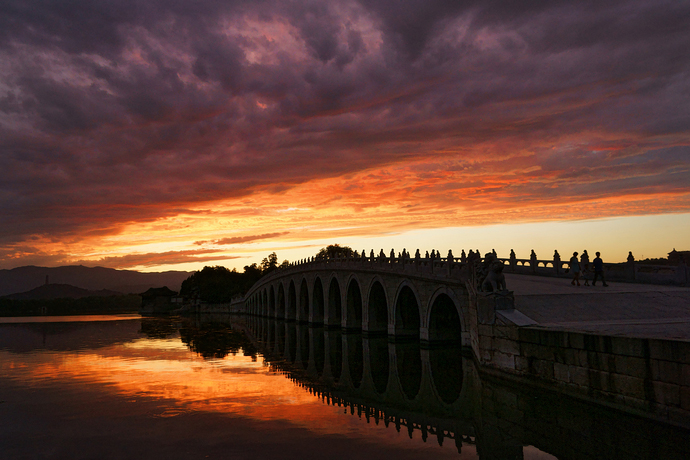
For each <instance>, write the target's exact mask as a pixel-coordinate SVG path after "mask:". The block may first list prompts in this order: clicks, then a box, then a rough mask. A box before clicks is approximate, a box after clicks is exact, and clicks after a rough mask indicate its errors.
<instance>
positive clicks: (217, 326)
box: [0, 316, 690, 459]
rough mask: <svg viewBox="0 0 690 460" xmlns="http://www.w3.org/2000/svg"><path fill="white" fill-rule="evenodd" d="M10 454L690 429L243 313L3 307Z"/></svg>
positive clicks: (218, 453)
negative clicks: (60, 312) (115, 313)
mask: <svg viewBox="0 0 690 460" xmlns="http://www.w3.org/2000/svg"><path fill="white" fill-rule="evenodd" d="M0 426H2V430H0V458H2V459H42V458H47V459H159V458H160V459H196V458H199V459H205V458H211V459H214V458H215V459H225V458H227V459H244V458H246V459H263V458H273V459H279V458H285V459H292V458H294V459H298V458H299V459H305V458H306V459H310V458H314V459H316V458H328V459H341V458H342V459H350V458H357V459H384V458H395V459H417V458H420V459H421V458H424V459H437V458H439V459H440V458H452V459H477V458H481V459H504V458H505V459H522V458H524V459H553V458H559V459H570V458H573V459H574V458H613V459H617V458H621V459H623V458H625V459H629V458H648V459H658V458H663V459H666V458H690V448H689V447H688V439H690V437H689V436H688V435H689V434H690V433H688V432H687V431H684V430H681V429H677V428H671V427H667V426H662V425H660V424H656V423H654V422H651V421H648V420H645V419H641V418H637V417H632V416H629V415H625V414H622V413H618V412H616V411H613V410H608V409H603V408H601V407H599V406H594V405H588V404H585V403H583V402H579V401H574V400H570V399H568V398H565V397H562V396H559V395H558V394H555V393H552V392H548V391H543V390H542V391H536V390H529V389H526V388H519V387H514V386H510V385H507V384H506V383H505V382H503V381H499V380H492V379H490V378H488V377H484V376H483V377H482V378H480V376H479V373H478V372H477V369H476V368H475V366H474V364H473V362H472V360H471V359H468V358H467V357H466V356H464V355H463V352H462V350H459V349H455V348H433V349H424V348H420V346H419V344H418V343H415V342H409V343H389V342H388V340H387V338H386V337H380V338H377V337H373V338H372V337H363V336H362V335H361V334H343V333H341V332H340V331H332V330H331V331H329V330H325V329H323V328H310V327H307V326H301V325H297V324H295V323H286V322H282V321H274V320H266V319H257V318H242V317H232V318H230V317H222V316H218V317H214V316H205V317H202V318H194V319H189V318H139V317H137V316H128V317H110V316H108V317H98V316H91V317H79V318H75V317H62V318H57V317H50V318H31V319H30V320H29V319H27V320H26V321H24V320H18V319H16V318H0Z"/></svg>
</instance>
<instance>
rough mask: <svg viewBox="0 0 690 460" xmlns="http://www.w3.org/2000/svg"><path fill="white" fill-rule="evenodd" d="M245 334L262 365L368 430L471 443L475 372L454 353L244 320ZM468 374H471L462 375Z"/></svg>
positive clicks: (287, 324)
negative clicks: (370, 426) (369, 425)
mask: <svg viewBox="0 0 690 460" xmlns="http://www.w3.org/2000/svg"><path fill="white" fill-rule="evenodd" d="M245 332H246V333H247V334H248V335H249V336H251V337H252V339H253V340H254V341H255V343H256V345H257V347H258V348H259V349H260V350H262V352H263V353H264V359H265V361H266V362H267V363H268V364H269V365H270V366H271V367H273V368H274V369H276V370H278V371H280V372H281V373H283V374H284V375H286V376H287V377H288V378H290V379H291V380H293V381H294V382H295V383H296V384H298V385H299V386H301V387H303V388H305V390H306V391H309V392H310V393H313V394H316V395H317V396H318V397H320V398H321V399H322V400H323V402H324V403H326V404H329V405H334V406H340V407H344V408H345V409H346V410H349V412H350V414H352V415H354V414H357V416H359V417H360V418H362V417H364V419H366V422H367V423H370V422H373V423H375V424H376V425H378V424H380V423H383V424H384V425H385V426H386V427H388V426H392V427H395V429H396V430H397V431H401V430H406V431H407V432H408V434H409V436H410V437H413V436H414V433H415V432H418V433H419V435H420V436H421V438H422V439H423V440H424V441H426V440H427V438H428V437H430V436H431V437H433V438H435V439H436V440H437V441H438V443H439V444H440V445H443V443H444V441H445V440H450V442H455V445H456V446H457V448H458V451H460V449H461V447H462V443H463V442H465V443H472V444H473V443H474V436H475V430H474V426H473V424H472V419H473V414H472V412H473V404H472V395H473V391H472V389H471V388H470V387H471V385H472V382H474V381H475V377H474V375H471V373H472V372H474V366H473V365H467V364H465V365H463V361H464V360H466V359H467V358H465V357H463V356H462V350H461V348H460V347H459V346H444V347H434V348H428V349H423V348H420V345H419V342H418V341H404V342H395V343H392V342H389V341H388V339H387V338H386V337H368V336H366V335H363V334H362V333H359V332H351V333H347V332H345V333H344V332H342V331H340V330H328V329H326V328H324V327H308V326H306V325H300V324H296V323H294V322H285V321H276V320H271V319H266V318H258V317H249V318H248V319H247V323H246V329H245ZM467 373H470V375H466V374H467Z"/></svg>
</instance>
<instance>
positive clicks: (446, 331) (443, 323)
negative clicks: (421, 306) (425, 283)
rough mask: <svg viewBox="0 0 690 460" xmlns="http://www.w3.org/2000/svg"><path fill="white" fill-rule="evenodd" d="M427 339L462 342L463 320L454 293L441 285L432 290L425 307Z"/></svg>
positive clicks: (430, 340) (431, 340)
mask: <svg viewBox="0 0 690 460" xmlns="http://www.w3.org/2000/svg"><path fill="white" fill-rule="evenodd" d="M426 325H427V340H428V341H429V342H442V343H457V344H462V342H463V335H464V334H463V332H464V331H465V328H464V321H463V315H462V311H461V308H460V302H459V300H458V299H457V297H456V296H455V293H454V292H453V291H452V290H451V289H448V288H447V287H445V286H443V287H440V288H438V289H437V290H436V292H434V295H433V296H431V299H429V307H428V308H427V317H426Z"/></svg>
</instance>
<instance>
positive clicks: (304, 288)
mask: <svg viewBox="0 0 690 460" xmlns="http://www.w3.org/2000/svg"><path fill="white" fill-rule="evenodd" d="M297 320H298V321H299V322H300V323H306V322H308V321H309V287H308V285H307V280H306V279H305V278H302V282H301V283H300V285H299V311H298V312H297Z"/></svg>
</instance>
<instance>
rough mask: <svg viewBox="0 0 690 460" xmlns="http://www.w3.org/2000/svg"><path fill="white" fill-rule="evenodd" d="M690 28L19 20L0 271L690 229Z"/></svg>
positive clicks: (281, 7)
mask: <svg viewBox="0 0 690 460" xmlns="http://www.w3.org/2000/svg"><path fill="white" fill-rule="evenodd" d="M688 23H690V5H688V4H687V3H686V2H677V1H655V2H650V1H642V0H638V1H625V2H622V1H612V2H593V1H592V2H558V1H544V2H497V1H481V2H479V1H474V2H473V1H469V2H458V1H452V0H425V1H421V0H411V1H406V2H398V1H392V0H378V1H373V2H362V1H355V0H337V1H324V2H312V1H294V2H279V1H271V0H267V1H259V2H257V1H239V0H238V1H227V2H216V1H210V0H209V1H199V2H194V3H193V4H192V3H187V2H169V1H162V0H150V1H146V2H141V1H132V0H125V1H119V2H106V1H99V0H96V1H86V0H75V1H72V2H41V1H32V0H28V1H27V0H6V1H3V2H2V3H1V4H0V213H2V216H3V219H2V220H1V221H0V249H2V254H5V256H4V257H3V259H2V261H0V265H3V266H9V265H17V264H21V263H23V262H26V261H30V260H52V259H51V258H53V259H55V258H58V259H61V260H62V259H63V256H64V255H66V256H68V257H72V258H81V259H83V260H92V261H102V260H106V261H107V260H108V259H104V258H107V257H109V256H108V255H107V254H112V253H113V251H117V250H120V251H136V252H141V253H142V254H143V255H144V256H145V255H146V254H149V253H152V254H153V253H158V254H161V255H163V254H168V255H172V254H173V253H175V254H177V253H179V254H180V255H184V254H186V253H185V252H184V251H186V250H188V249H189V248H190V247H193V245H194V242H202V241H203V242H204V243H209V244H215V245H229V244H241V243H248V242H251V241H256V240H264V241H266V240H270V239H276V238H279V237H281V236H284V235H286V234H287V233H290V234H291V235H290V236H291V238H295V239H308V238H309V232H310V231H311V230H317V229H318V228H352V227H354V226H357V221H358V220H360V219H364V218H366V224H365V225H361V226H360V229H359V230H357V231H361V232H362V233H361V234H365V233H364V232H384V231H386V229H389V228H390V227H391V225H395V226H396V227H407V228H415V227H418V228H427V227H429V226H432V227H433V226H439V225H446V224H447V223H448V222H450V221H454V222H457V221H458V220H460V221H467V222H470V221H471V222H473V223H497V222H512V221H519V220H539V219H545V218H559V219H571V218H583V217H588V216H618V215H629V214H649V213H658V212H688V211H690V206H689V202H690V198H689V197H690V135H689V132H688V127H689V126H690V60H688V59H687V50H688V49H690V33H688V31H687V24H688ZM585 203H589V204H587V205H585ZM633 203H634V204H633ZM553 207H561V208H562V209H564V211H563V212H562V213H557V214H555V213H554V210H553ZM576 209H581V210H584V212H585V214H586V215H580V214H575V210H576ZM286 210H287V212H284V211H286ZM498 211H500V212H498ZM402 214H404V215H405V216H407V217H406V218H405V219H404V221H401V219H400V217H399V216H400V215H402ZM396 215H397V216H398V217H397V220H396V219H395V218H394V217H393V216H396ZM480 216H482V217H480ZM228 226H230V228H228ZM227 230H232V232H233V233H237V234H238V235H254V236H238V237H230V238H225V237H223V234H226V235H227V234H228V231H227ZM312 233H313V232H312ZM334 234H338V233H337V232H336V233H334ZM202 238H203V240H202ZM144 241H145V243H144ZM156 242H158V243H159V245H158V246H156ZM163 242H165V243H163ZM140 246H141V247H140ZM30 248H34V250H33V251H32V250H31V249H30ZM118 248H119V249H118ZM127 248H129V249H127ZM189 250H191V249H189ZM187 256H189V257H191V256H192V255H191V254H187ZM120 257H121V256H120V255H117V256H115V259H113V260H114V261H115V260H117V261H120V262H117V263H121V264H123V265H124V264H125V262H126V263H131V264H134V265H137V264H138V265H137V266H152V265H154V264H155V262H147V261H146V260H144V259H146V257H144V258H143V259H137V260H134V259H132V260H129V259H123V258H120ZM122 257H126V256H122ZM195 257H196V259H195V260H198V261H200V260H201V259H200V258H199V257H201V256H195ZM203 257H212V255H208V256H203ZM223 257H227V256H224V255H223V254H220V253H219V254H218V258H217V259H213V260H221V259H222V258H223ZM154 259H155V258H154ZM154 259H152V260H154ZM161 260H162V259H161ZM166 260H168V262H167V263H177V262H174V260H178V259H175V258H173V259H170V258H168V259H166ZM208 260H210V259H208ZM113 263H115V262H113Z"/></svg>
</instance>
